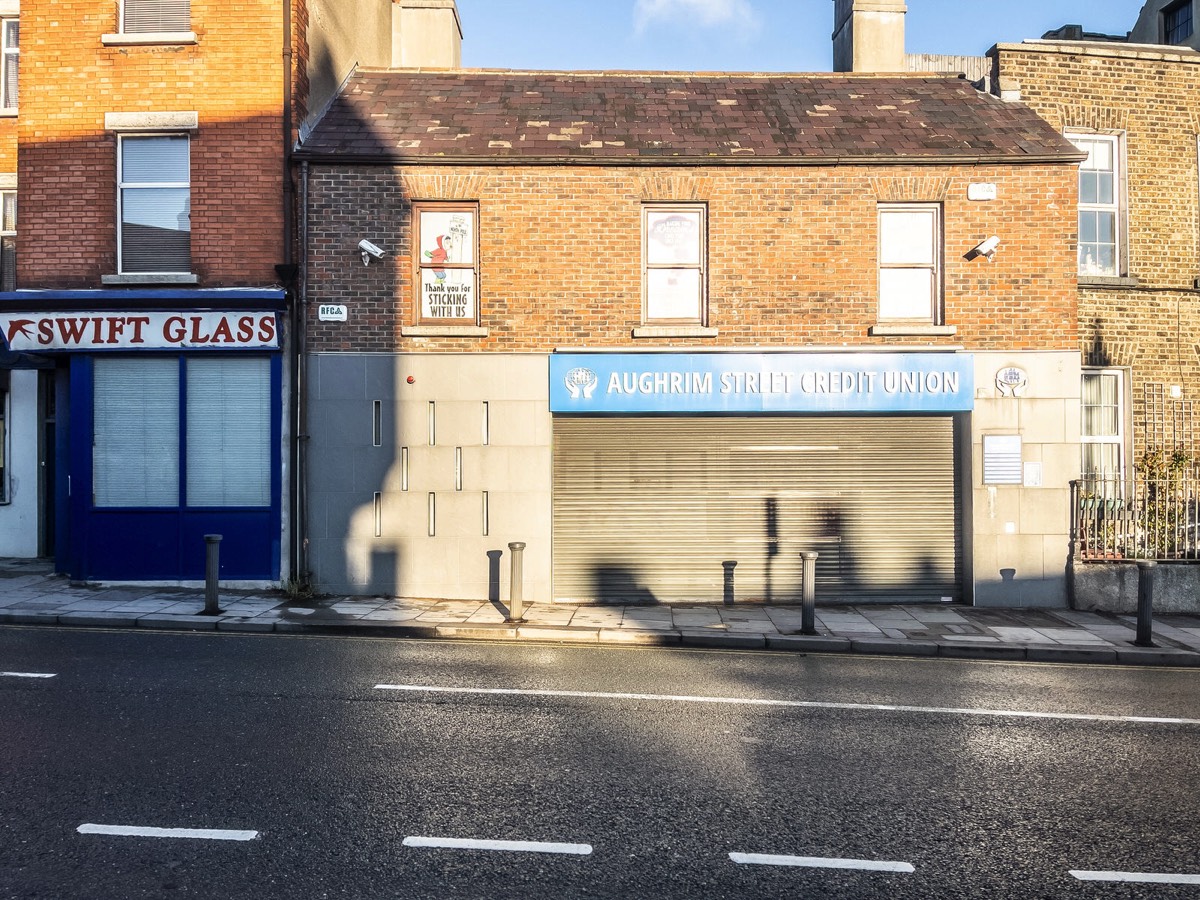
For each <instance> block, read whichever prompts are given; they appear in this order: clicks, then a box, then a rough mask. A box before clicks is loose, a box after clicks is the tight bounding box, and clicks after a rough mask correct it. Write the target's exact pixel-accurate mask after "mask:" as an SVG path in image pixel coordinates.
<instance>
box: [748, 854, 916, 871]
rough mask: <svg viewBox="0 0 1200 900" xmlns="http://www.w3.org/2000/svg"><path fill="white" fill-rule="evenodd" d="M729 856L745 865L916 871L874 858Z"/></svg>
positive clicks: (766, 855) (908, 864) (902, 863)
mask: <svg viewBox="0 0 1200 900" xmlns="http://www.w3.org/2000/svg"><path fill="white" fill-rule="evenodd" d="M729 858H730V859H732V860H733V861H734V862H735V863H738V864H739V865H743V866H804V867H807V868H811V869H859V870H861V871H865V872H904V873H906V874H911V873H912V872H914V871H916V870H915V869H913V867H912V864H911V863H906V862H889V861H887V860H874V859H831V858H829V857H824V856H775V855H773V854H770V853H730V854H729Z"/></svg>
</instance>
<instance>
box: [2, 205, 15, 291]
mask: <svg viewBox="0 0 1200 900" xmlns="http://www.w3.org/2000/svg"><path fill="white" fill-rule="evenodd" d="M16 289H17V192H16V191H0V291H15V290H16Z"/></svg>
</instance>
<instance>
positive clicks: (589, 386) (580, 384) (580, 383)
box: [563, 366, 598, 400]
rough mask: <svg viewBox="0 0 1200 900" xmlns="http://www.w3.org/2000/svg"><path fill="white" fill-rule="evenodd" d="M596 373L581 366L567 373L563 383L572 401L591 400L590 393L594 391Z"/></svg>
mask: <svg viewBox="0 0 1200 900" xmlns="http://www.w3.org/2000/svg"><path fill="white" fill-rule="evenodd" d="M597 381H598V379H597V378H596V373H595V372H593V371H592V370H591V369H585V368H583V367H582V366H580V367H578V368H574V369H571V370H570V371H569V372H567V376H566V378H564V379H563V383H564V384H565V385H566V386H567V393H569V394H570V395H571V399H572V400H579V399H580V398H582V399H584V400H591V399H592V391H594V390H595V389H596V382H597Z"/></svg>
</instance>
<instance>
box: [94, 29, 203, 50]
mask: <svg viewBox="0 0 1200 900" xmlns="http://www.w3.org/2000/svg"><path fill="white" fill-rule="evenodd" d="M100 43H101V44H103V45H104V46H106V47H137V46H143V45H149V44H194V43H196V32H194V31H146V32H142V33H140V34H102V35H100Z"/></svg>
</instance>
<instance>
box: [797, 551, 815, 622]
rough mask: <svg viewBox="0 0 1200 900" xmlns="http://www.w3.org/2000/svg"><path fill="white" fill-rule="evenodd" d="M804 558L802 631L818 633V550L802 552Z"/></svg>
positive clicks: (801, 556)
mask: <svg viewBox="0 0 1200 900" xmlns="http://www.w3.org/2000/svg"><path fill="white" fill-rule="evenodd" d="M800 558H801V559H803V560H804V607H803V609H802V610H801V612H800V633H801V634H816V633H817V551H815V550H805V551H804V552H803V553H801V554H800Z"/></svg>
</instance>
